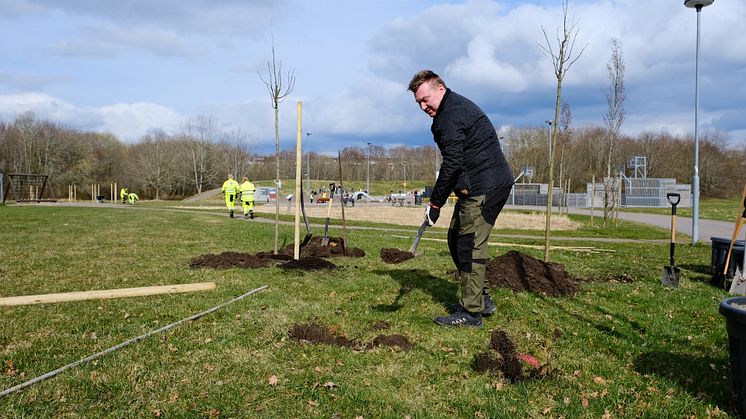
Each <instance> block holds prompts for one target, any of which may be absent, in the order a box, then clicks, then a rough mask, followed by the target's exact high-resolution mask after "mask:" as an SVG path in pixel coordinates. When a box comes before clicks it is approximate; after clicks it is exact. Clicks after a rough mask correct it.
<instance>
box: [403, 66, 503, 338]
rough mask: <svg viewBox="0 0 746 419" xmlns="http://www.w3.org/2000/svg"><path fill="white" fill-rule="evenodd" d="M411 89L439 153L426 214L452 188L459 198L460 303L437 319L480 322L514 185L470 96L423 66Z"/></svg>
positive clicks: (487, 311)
mask: <svg viewBox="0 0 746 419" xmlns="http://www.w3.org/2000/svg"><path fill="white" fill-rule="evenodd" d="M409 90H410V91H411V92H412V93H414V98H415V100H416V101H417V104H418V105H419V106H420V109H422V110H423V111H424V112H425V113H426V114H428V115H430V117H431V118H433V123H432V126H431V127H430V130H431V131H432V133H433V138H434V140H435V143H436V144H437V145H438V148H439V149H440V153H441V155H442V156H443V163H442V165H441V166H440V173H439V174H438V179H437V180H436V181H435V187H434V188H433V192H432V195H431V197H430V203H429V204H428V206H427V208H426V209H425V218H426V219H427V221H428V224H429V225H431V226H432V225H434V224H435V223H436V222H437V221H438V217H439V216H440V208H441V207H442V206H443V205H444V204H445V203H446V201H447V199H448V196H449V195H450V194H451V191H453V192H454V193H455V194H456V196H457V197H458V202H457V203H456V207H455V209H454V211H453V217H452V218H451V224H450V226H449V227H448V249H449V251H450V253H451V258H453V262H454V263H455V264H456V268H457V269H458V276H459V283H460V291H461V292H460V294H461V298H460V300H459V301H458V302H456V303H454V304H452V305H451V306H450V307H448V311H449V313H450V314H449V315H447V316H441V317H436V318H435V322H436V323H437V324H439V325H442V326H474V327H481V326H482V316H489V315H491V314H492V313H494V312H495V305H494V303H493V302H492V298H491V297H490V295H489V294H488V288H487V283H486V282H485V273H486V269H487V258H488V256H489V250H488V248H487V240H488V239H489V236H490V232H491V231H492V227H493V226H494V225H495V220H496V219H497V216H498V215H499V214H500V211H501V210H502V208H503V206H504V205H505V202H506V201H507V200H508V196H509V195H510V189H511V188H512V186H513V174H512V173H511V171H510V166H509V165H508V162H507V161H506V160H505V156H504V155H503V153H502V150H501V148H500V141H499V140H498V138H497V132H496V131H495V127H494V126H493V125H492V123H491V122H490V120H489V118H487V116H486V115H485V114H484V112H482V110H481V109H480V108H479V107H478V106H477V105H476V104H474V103H473V102H471V101H470V100H469V99H467V98H465V97H463V96H461V95H459V94H458V93H455V92H453V91H451V89H449V88H448V87H446V84H445V82H443V80H442V79H441V78H440V77H439V76H438V75H437V74H435V73H434V72H432V71H430V70H423V71H420V72H419V73H417V74H415V75H414V77H413V78H412V81H410V82H409Z"/></svg>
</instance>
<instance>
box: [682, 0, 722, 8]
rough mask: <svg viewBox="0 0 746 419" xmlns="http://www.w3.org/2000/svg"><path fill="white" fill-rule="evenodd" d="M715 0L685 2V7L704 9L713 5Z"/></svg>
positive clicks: (685, 0) (690, 0) (686, 0)
mask: <svg viewBox="0 0 746 419" xmlns="http://www.w3.org/2000/svg"><path fill="white" fill-rule="evenodd" d="M714 1H715V0H684V6H686V7H691V8H692V9H695V8H702V7H707V6H709V5H711V4H712V3H713V2H714Z"/></svg>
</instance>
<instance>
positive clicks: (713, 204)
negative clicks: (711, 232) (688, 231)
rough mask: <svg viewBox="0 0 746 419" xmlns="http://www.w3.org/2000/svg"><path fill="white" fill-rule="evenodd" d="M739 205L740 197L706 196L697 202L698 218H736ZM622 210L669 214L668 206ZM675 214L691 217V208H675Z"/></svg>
mask: <svg viewBox="0 0 746 419" xmlns="http://www.w3.org/2000/svg"><path fill="white" fill-rule="evenodd" d="M740 206H741V198H740V197H739V198H732V199H714V198H706V199H702V200H700V202H699V218H700V219H708V220H719V221H733V222H735V220H736V219H737V218H738V216H739V215H741V214H739V212H738V209H739V208H740ZM622 211H624V212H645V213H651V214H666V215H670V214H671V207H668V208H624V209H622ZM676 214H677V215H679V216H681V217H691V216H692V208H676Z"/></svg>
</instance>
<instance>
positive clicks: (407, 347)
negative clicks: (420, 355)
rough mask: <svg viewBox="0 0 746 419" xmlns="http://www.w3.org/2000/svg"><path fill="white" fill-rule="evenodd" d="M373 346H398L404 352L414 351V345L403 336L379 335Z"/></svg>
mask: <svg viewBox="0 0 746 419" xmlns="http://www.w3.org/2000/svg"><path fill="white" fill-rule="evenodd" d="M372 345H373V346H398V347H399V349H401V350H402V351H404V352H409V351H411V350H412V344H411V343H410V342H409V339H407V338H406V337H405V336H402V335H388V336H385V335H378V336H376V337H375V338H374V339H373V343H372Z"/></svg>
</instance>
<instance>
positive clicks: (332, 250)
mask: <svg viewBox="0 0 746 419" xmlns="http://www.w3.org/2000/svg"><path fill="white" fill-rule="evenodd" d="M323 238H324V237H323V236H322V237H316V236H314V237H311V240H310V241H309V242H308V243H306V245H305V246H301V248H300V256H301V257H304V256H315V257H320V258H328V257H337V256H347V257H355V258H360V257H363V256H365V250H363V249H360V248H359V247H348V246H344V240H343V239H342V238H341V237H329V244H328V245H326V246H322V245H321V242H322V240H323ZM294 246H295V244H294V243H290V244H289V245H287V246H285V254H288V255H293V252H294V251H295V249H294Z"/></svg>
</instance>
